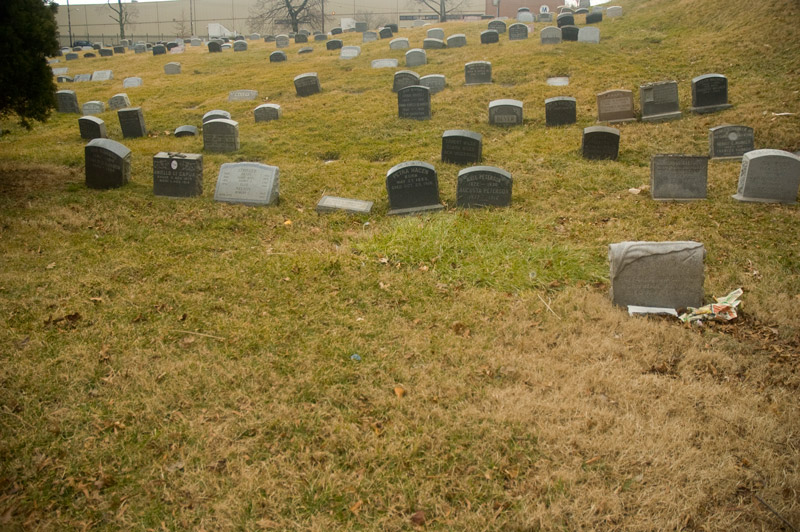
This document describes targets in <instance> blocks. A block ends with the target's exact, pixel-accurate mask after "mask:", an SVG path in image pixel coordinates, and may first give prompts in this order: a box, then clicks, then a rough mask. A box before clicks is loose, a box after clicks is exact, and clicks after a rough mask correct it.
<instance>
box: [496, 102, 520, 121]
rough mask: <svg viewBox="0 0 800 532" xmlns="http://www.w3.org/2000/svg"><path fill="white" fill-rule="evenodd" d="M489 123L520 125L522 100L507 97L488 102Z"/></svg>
mask: <svg viewBox="0 0 800 532" xmlns="http://www.w3.org/2000/svg"><path fill="white" fill-rule="evenodd" d="M489 124H491V125H493V126H521V125H522V102H521V101H519V100H509V99H505V100H494V101H492V102H489Z"/></svg>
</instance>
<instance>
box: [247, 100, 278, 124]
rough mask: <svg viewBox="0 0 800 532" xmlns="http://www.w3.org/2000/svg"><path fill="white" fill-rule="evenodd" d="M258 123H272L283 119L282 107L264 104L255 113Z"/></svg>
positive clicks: (274, 104)
mask: <svg viewBox="0 0 800 532" xmlns="http://www.w3.org/2000/svg"><path fill="white" fill-rule="evenodd" d="M253 116H254V117H255V119H256V122H270V121H272V120H277V119H279V118H280V117H281V106H280V105H278V104H276V103H264V104H261V105H259V106H258V107H256V109H255V111H253Z"/></svg>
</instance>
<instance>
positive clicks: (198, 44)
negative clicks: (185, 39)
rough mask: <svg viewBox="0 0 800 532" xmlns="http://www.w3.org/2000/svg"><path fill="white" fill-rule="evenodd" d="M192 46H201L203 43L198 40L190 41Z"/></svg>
mask: <svg viewBox="0 0 800 532" xmlns="http://www.w3.org/2000/svg"><path fill="white" fill-rule="evenodd" d="M190 44H191V45H192V46H203V41H201V40H200V39H192V41H191V43H190Z"/></svg>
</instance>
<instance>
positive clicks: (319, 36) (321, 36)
mask: <svg viewBox="0 0 800 532" xmlns="http://www.w3.org/2000/svg"><path fill="white" fill-rule="evenodd" d="M327 40H328V36H327V35H325V34H324V33H319V34H317V35H314V41H316V42H322V41H327Z"/></svg>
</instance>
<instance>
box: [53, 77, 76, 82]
mask: <svg viewBox="0 0 800 532" xmlns="http://www.w3.org/2000/svg"><path fill="white" fill-rule="evenodd" d="M72 81H73V80H72V78H71V77H69V76H58V77H57V78H56V82H57V83H72Z"/></svg>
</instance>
